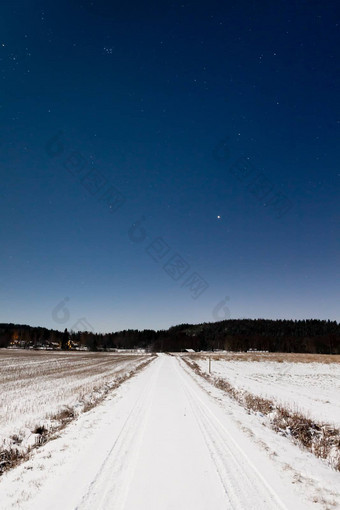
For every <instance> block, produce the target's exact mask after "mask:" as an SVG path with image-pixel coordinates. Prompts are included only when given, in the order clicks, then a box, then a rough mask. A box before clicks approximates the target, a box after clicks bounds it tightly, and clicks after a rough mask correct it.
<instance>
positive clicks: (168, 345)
mask: <svg viewBox="0 0 340 510" xmlns="http://www.w3.org/2000/svg"><path fill="white" fill-rule="evenodd" d="M9 346H17V347H22V348H50V349H80V348H86V349H89V350H93V351H95V350H106V349H135V348H143V349H146V350H148V351H154V352H164V351H182V350H184V349H194V350H195V351H201V350H203V351H204V350H217V349H226V350H230V351H248V350H251V349H253V350H254V349H256V350H260V351H270V352H302V353H319V354H340V324H338V323H337V322H336V321H322V320H299V321H294V320H267V319H255V320H253V319H229V320H225V321H221V322H214V323H203V324H197V325H191V324H181V325H179V326H174V327H172V328H170V329H168V330H160V331H154V330H143V331H139V330H132V329H129V330H124V331H119V332H116V333H105V334H101V333H93V332H88V331H82V332H72V331H71V332H68V331H67V330H65V331H64V332H61V331H57V330H51V329H47V328H42V327H31V326H23V325H17V324H0V347H9Z"/></svg>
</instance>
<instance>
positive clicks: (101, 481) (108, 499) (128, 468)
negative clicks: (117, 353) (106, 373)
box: [75, 363, 161, 510]
mask: <svg viewBox="0 0 340 510" xmlns="http://www.w3.org/2000/svg"><path fill="white" fill-rule="evenodd" d="M160 367H161V363H157V368H155V370H154V373H153V375H152V377H151V379H150V380H148V381H147V383H146V385H145V386H144V388H143V390H142V392H141V394H140V395H139V397H138V399H137V400H136V402H135V404H134V405H133V407H132V409H131V411H130V413H129V415H128V417H127V418H126V420H125V422H124V424H123V426H122V428H121V430H120V432H119V434H118V436H117V438H116V440H115V442H114V444H113V445H112V448H111V449H110V450H109V452H108V453H107V455H106V457H105V459H104V461H103V463H102V465H101V467H100V469H99V471H98V473H97V475H96V477H95V478H94V480H93V481H92V483H91V485H90V487H89V488H88V491H87V492H86V494H85V495H84V496H83V498H82V500H81V502H80V503H79V505H77V507H76V509H75V510H94V509H95V510H104V509H107V508H113V506H112V502H114V508H115V510H119V509H123V508H124V506H125V502H126V498H127V495H128V493H129V489H130V485H131V481H132V479H133V475H134V471H135V467H136V463H137V460H138V456H139V452H140V448H141V444H142V441H143V436H144V432H145V429H146V426H147V423H148V418H149V412H150V407H151V404H152V400H153V395H154V391H155V385H156V381H157V378H158V373H159V370H160Z"/></svg>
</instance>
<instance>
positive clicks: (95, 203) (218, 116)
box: [0, 0, 340, 331]
mask: <svg viewBox="0 0 340 510" xmlns="http://www.w3.org/2000/svg"><path fill="white" fill-rule="evenodd" d="M339 11H340V9H339V6H338V3H337V2H335V1H329V2H322V1H321V0H320V1H319V0H314V1H313V0H310V1H307V0H306V1H285V2H283V1H278V2H269V1H262V2H261V1H259V2H255V1H237V2H236V1H235V2H216V1H209V2H197V1H195V2H194V1H189V2H187V1H185V0H183V1H182V2H175V1H173V2H167V1H165V2H147V3H146V2H141V1H139V2H132V3H131V2H123V1H122V0H121V1H118V2H95V1H93V2H90V1H86V0H83V1H82V0H79V1H78V0H72V1H68V2H66V1H60V2H49V1H45V2H40V1H33V0H30V1H28V0H23V1H21V2H19V1H18V2H3V3H2V6H1V22H0V23H1V40H0V59H1V60H0V63H1V82H0V83H1V101H0V114H1V127H2V130H1V131H2V136H1V140H0V158H1V170H0V171H1V184H2V186H1V191H0V197H1V203H0V214H1V239H2V249H1V252H0V260H1V275H0V285H1V287H0V288H1V301H0V307H1V308H0V310H1V314H0V322H16V323H28V324H32V325H44V326H48V327H53V328H55V329H63V328H65V327H68V328H69V329H70V328H71V327H73V326H74V327H75V329H76V328H77V327H76V326H75V325H76V324H77V321H78V320H79V319H83V318H85V320H86V321H87V323H88V324H90V325H91V326H92V327H93V329H94V330H96V331H115V330H119V329H124V328H139V329H143V328H147V327H150V328H156V329H158V328H163V327H168V326H170V325H174V324H177V323H181V322H203V321H213V320H217V319H219V318H220V319H223V318H226V317H229V316H230V317H232V318H239V317H251V318H256V317H261V318H297V319H298V318H322V319H333V320H334V319H336V320H340V315H339V303H340V299H339V298H340V291H339V288H340V286H339V203H340V201H339V178H340V169H339V130H340V121H339V48H340V41H339ZM65 298H66V301H65V302H64V303H63V300H64V299H65ZM223 300H224V302H223ZM64 305H65V307H64ZM223 305H224V307H223ZM82 327H83V326H81V325H80V326H79V328H80V329H82Z"/></svg>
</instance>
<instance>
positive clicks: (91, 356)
mask: <svg viewBox="0 0 340 510" xmlns="http://www.w3.org/2000/svg"><path fill="white" fill-rule="evenodd" d="M145 359H147V356H143V355H133V354H114V353H88V352H84V353H80V352H68V353H65V352H53V351H25V350H6V349H1V350H0V409H1V413H0V450H1V447H9V446H11V445H12V444H14V445H15V446H16V447H17V448H22V449H24V448H25V447H27V446H29V445H32V444H34V443H35V441H36V438H37V434H35V433H34V431H35V429H36V427H37V426H43V425H45V426H47V427H48V426H49V425H50V424H51V423H53V420H55V418H56V417H57V416H58V415H59V414H60V413H61V412H62V411H67V412H73V413H74V414H77V413H78V412H79V411H81V410H83V409H84V407H86V406H89V405H91V404H92V403H94V402H95V401H96V400H98V399H99V398H100V397H101V396H102V395H103V394H104V393H105V391H106V390H107V389H108V388H110V387H112V386H113V385H114V384H115V383H117V381H118V380H119V378H120V377H122V376H124V375H126V374H127V373H129V371H131V370H133V369H134V368H136V366H138V365H139V364H140V363H142V362H143V361H145Z"/></svg>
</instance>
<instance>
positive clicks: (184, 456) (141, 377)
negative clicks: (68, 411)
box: [0, 354, 340, 510]
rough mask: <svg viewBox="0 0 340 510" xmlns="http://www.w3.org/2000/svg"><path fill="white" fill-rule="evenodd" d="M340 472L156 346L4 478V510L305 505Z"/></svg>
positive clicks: (329, 498)
mask: <svg viewBox="0 0 340 510" xmlns="http://www.w3.org/2000/svg"><path fill="white" fill-rule="evenodd" d="M339 488H340V473H338V472H334V471H332V470H331V469H330V468H329V467H328V466H326V464H325V463H323V462H322V461H321V460H320V459H317V458H315V457H314V456H313V455H312V454H310V453H308V452H306V451H302V450H300V449H299V448H297V447H296V446H294V445H292V444H291V443H289V442H288V441H287V440H286V439H285V438H283V437H281V436H279V435H278V434H276V433H275V432H273V431H271V430H270V429H268V428H266V427H264V426H262V425H261V423H259V420H258V419H257V417H256V416H254V415H251V414H249V413H247V411H246V410H245V409H243V408H242V407H241V406H239V405H238V404H237V403H235V402H234V401H232V400H231V399H230V398H228V396H226V395H225V394H224V393H223V392H221V391H220V390H218V389H217V388H215V387H213V386H211V385H210V384H209V383H208V382H207V381H205V380H204V379H203V378H202V377H200V376H198V375H196V374H195V373H194V372H193V371H192V370H191V369H190V368H189V367H187V365H185V364H184V362H183V361H182V360H181V358H180V356H169V355H165V354H161V355H158V357H157V358H156V360H154V361H152V363H151V364H149V365H148V366H147V367H146V368H145V369H144V370H142V371H140V372H139V373H138V374H137V375H136V376H135V377H133V378H131V379H129V380H128V381H126V382H125V383H123V384H122V385H120V386H119V387H118V388H117V389H116V390H115V391H114V392H113V393H109V394H108V396H107V398H106V399H105V400H104V401H103V402H102V403H101V404H99V405H98V406H96V407H94V408H92V409H91V410H90V411H89V412H87V413H83V414H81V415H80V416H79V417H78V418H77V419H76V420H74V421H73V422H72V423H71V424H70V425H69V426H68V427H67V428H66V429H65V430H64V431H62V432H61V434H60V437H59V438H57V439H55V440H54V441H50V442H48V443H47V444H45V445H44V446H42V447H41V448H39V449H38V450H35V451H34V452H33V454H32V456H31V458H30V460H29V461H27V462H25V463H23V464H21V465H19V466H17V467H15V468H14V469H12V470H11V471H8V472H6V473H5V474H4V475H3V476H2V477H1V478H0V499H1V503H0V507H1V510H14V509H15V510H17V509H21V510H60V509H61V508H62V509H63V510H76V509H77V510H88V509H91V510H93V509H96V510H112V509H114V510H123V509H124V510H144V509H145V510H150V509H157V510H166V509H176V510H207V508H213V509H214V510H225V509H229V508H234V509H237V510H245V509H248V508H249V509H252V510H255V509H256V510H266V509H268V510H269V509H270V510H278V509H280V510H283V509H285V510H291V509H296V510H307V509H311V508H312V509H315V510H321V509H335V508H339V505H340V492H339Z"/></svg>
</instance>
